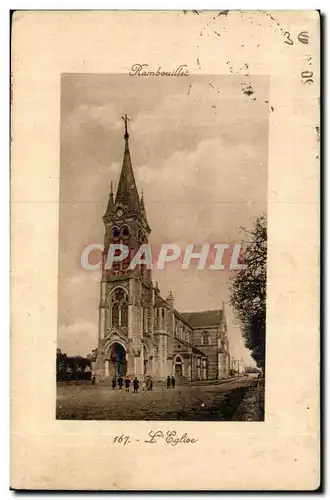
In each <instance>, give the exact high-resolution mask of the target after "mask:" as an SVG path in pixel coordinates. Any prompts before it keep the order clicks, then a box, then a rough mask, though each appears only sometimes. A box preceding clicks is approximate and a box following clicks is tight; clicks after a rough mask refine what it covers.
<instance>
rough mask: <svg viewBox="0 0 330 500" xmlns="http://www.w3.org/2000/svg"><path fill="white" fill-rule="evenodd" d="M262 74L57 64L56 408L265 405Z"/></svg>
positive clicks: (78, 414)
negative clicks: (80, 68) (74, 68)
mask: <svg viewBox="0 0 330 500" xmlns="http://www.w3.org/2000/svg"><path fill="white" fill-rule="evenodd" d="M269 113H270V104H269V78H268V77H267V76H260V75H258V76H247V77H246V78H245V79H244V80H242V77H241V76H238V75H196V74H189V72H188V69H187V67H186V66H185V65H181V66H180V67H177V68H163V67H161V66H158V67H155V68H151V67H149V66H148V65H147V64H134V65H133V66H132V68H131V70H130V72H129V73H128V74H126V75H123V74H74V73H72V74H62V77H61V136H60V137H61V139H60V140H61V143H60V145H61V152H60V182H59V183H60V194H59V196H60V198H59V279H58V338H57V350H56V384H57V404H56V418H57V419H63V420H188V421H246V422H249V421H263V420H264V418H265V408H264V397H265V379H266V360H265V345H266V276H267V266H266V262H267V182H268V134H269V129H268V121H269Z"/></svg>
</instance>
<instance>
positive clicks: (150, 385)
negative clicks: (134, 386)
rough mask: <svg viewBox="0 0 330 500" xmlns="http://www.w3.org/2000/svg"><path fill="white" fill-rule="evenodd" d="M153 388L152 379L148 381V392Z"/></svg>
mask: <svg viewBox="0 0 330 500" xmlns="http://www.w3.org/2000/svg"><path fill="white" fill-rule="evenodd" d="M153 386H154V383H153V380H152V378H151V379H150V384H149V391H152V388H153Z"/></svg>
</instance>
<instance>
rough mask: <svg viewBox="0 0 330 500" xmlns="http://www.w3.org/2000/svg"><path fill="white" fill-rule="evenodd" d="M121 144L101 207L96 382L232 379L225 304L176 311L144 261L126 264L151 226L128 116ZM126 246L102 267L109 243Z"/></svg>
mask: <svg viewBox="0 0 330 500" xmlns="http://www.w3.org/2000/svg"><path fill="white" fill-rule="evenodd" d="M124 139H125V149H124V157H123V164H122V169H121V174H120V179H119V184H118V189H117V193H116V196H114V193H113V190H112V186H111V191H110V195H109V200H108V205H107V209H106V212H105V214H104V216H103V222H104V225H105V237H104V251H103V256H102V264H103V265H102V279H101V284H100V303H99V338H98V346H97V349H96V351H95V353H96V361H95V372H96V378H97V380H98V381H101V380H105V379H107V378H109V377H111V378H112V377H114V376H119V375H122V376H125V375H129V376H131V377H133V376H137V377H138V378H142V377H146V376H151V377H153V378H154V379H155V380H163V379H165V378H166V377H167V376H168V375H174V376H175V377H176V378H177V379H179V380H180V379H182V380H188V381H190V380H191V381H192V380H206V379H218V378H225V377H228V376H229V372H230V355H229V347H228V336H227V325H226V315H225V307H224V306H223V308H222V309H219V310H213V311H203V312H192V313H180V312H179V311H177V310H176V309H175V304H174V297H173V295H172V293H171V292H170V293H169V294H168V296H167V298H166V299H164V298H163V297H162V296H161V293H160V290H159V287H158V284H157V283H154V282H153V281H152V271H151V269H147V266H146V265H145V264H139V265H137V266H136V267H134V269H129V264H130V262H131V259H132V257H133V256H134V255H135V253H136V251H137V250H138V249H139V248H140V246H141V245H142V244H147V243H148V239H149V235H150V232H151V229H150V227H149V224H148V220H147V213H146V209H145V204H144V200H143V196H141V197H140V196H139V194H138V191H137V187H136V183H135V178H134V173H133V168H132V162H131V155H130V150H129V134H128V131H127V117H126V115H125V135H124ZM115 244H124V245H126V246H127V247H128V248H129V254H128V256H127V257H126V258H125V260H122V261H118V262H113V264H112V266H111V269H106V265H105V263H106V262H107V258H108V253H109V248H110V245H115Z"/></svg>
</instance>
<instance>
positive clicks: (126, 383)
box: [125, 377, 131, 392]
mask: <svg viewBox="0 0 330 500" xmlns="http://www.w3.org/2000/svg"><path fill="white" fill-rule="evenodd" d="M130 385H131V381H130V379H129V377H126V378H125V388H126V392H129V388H130Z"/></svg>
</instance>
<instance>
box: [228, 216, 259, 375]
mask: <svg viewBox="0 0 330 500" xmlns="http://www.w3.org/2000/svg"><path fill="white" fill-rule="evenodd" d="M244 231H245V233H246V234H247V235H248V236H249V238H248V241H243V244H242V257H241V263H242V264H245V268H244V269H241V270H239V271H237V273H236V275H235V277H234V278H232V280H231V283H230V303H231V305H232V306H233V309H234V312H235V315H236V317H237V318H238V320H239V321H240V324H241V327H242V333H243V337H244V340H245V346H246V347H247V348H248V349H250V351H251V356H252V357H253V359H254V360H255V361H256V363H257V366H259V367H260V368H262V369H263V370H264V368H265V341H266V285H267V266H266V264H267V221H266V216H265V215H261V216H259V217H257V219H256V221H255V223H254V226H253V229H252V230H251V231H247V230H246V229H244Z"/></svg>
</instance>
